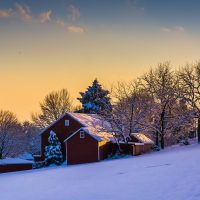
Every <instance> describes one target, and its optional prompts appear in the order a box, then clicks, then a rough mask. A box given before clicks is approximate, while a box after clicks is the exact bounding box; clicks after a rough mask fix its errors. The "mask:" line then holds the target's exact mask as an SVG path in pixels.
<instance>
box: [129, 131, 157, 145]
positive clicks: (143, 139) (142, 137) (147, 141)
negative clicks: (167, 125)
mask: <svg viewBox="0 0 200 200" xmlns="http://www.w3.org/2000/svg"><path fill="white" fill-rule="evenodd" d="M132 135H133V136H134V137H135V138H137V139H138V140H139V141H140V142H142V143H144V144H154V142H153V141H152V140H151V139H150V138H148V137H147V136H146V135H144V134H143V133H132Z"/></svg>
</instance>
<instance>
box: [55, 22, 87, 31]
mask: <svg viewBox="0 0 200 200" xmlns="http://www.w3.org/2000/svg"><path fill="white" fill-rule="evenodd" d="M56 24H57V25H58V26H60V27H61V28H63V29H65V30H67V31H68V32H71V33H85V29H84V28H83V27H81V26H76V25H70V24H68V23H66V22H64V21H63V20H57V21H56Z"/></svg>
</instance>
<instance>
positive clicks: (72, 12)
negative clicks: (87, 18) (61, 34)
mask: <svg viewBox="0 0 200 200" xmlns="http://www.w3.org/2000/svg"><path fill="white" fill-rule="evenodd" d="M67 13H68V18H69V20H70V21H76V20H77V19H79V18H80V16H81V13H80V10H79V8H78V7H76V6H74V5H69V6H68V7H67Z"/></svg>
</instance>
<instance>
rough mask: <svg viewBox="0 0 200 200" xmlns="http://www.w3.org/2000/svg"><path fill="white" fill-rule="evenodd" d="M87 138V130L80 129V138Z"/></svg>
mask: <svg viewBox="0 0 200 200" xmlns="http://www.w3.org/2000/svg"><path fill="white" fill-rule="evenodd" d="M84 138H85V132H84V131H80V139H84Z"/></svg>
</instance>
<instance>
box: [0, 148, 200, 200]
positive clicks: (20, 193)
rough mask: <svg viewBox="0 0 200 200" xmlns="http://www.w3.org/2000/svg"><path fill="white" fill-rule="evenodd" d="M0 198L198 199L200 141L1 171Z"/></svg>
mask: <svg viewBox="0 0 200 200" xmlns="http://www.w3.org/2000/svg"><path fill="white" fill-rule="evenodd" d="M0 191H1V192H0V199H1V200H14V199H15V200H27V199H29V200H94V199H95V200H123V199H126V200H129V199H130V200H199V199H200V145H197V144H196V145H190V146H187V147H186V146H185V147H178V148H172V149H167V150H164V151H161V152H155V153H151V154H146V155H142V156H139V157H128V158H124V159H117V160H109V161H104V162H99V163H92V164H84V165H74V166H69V167H66V166H62V167H58V168H49V169H48V168H46V169H40V170H31V171H23V172H14V173H7V174H1V175H0Z"/></svg>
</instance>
